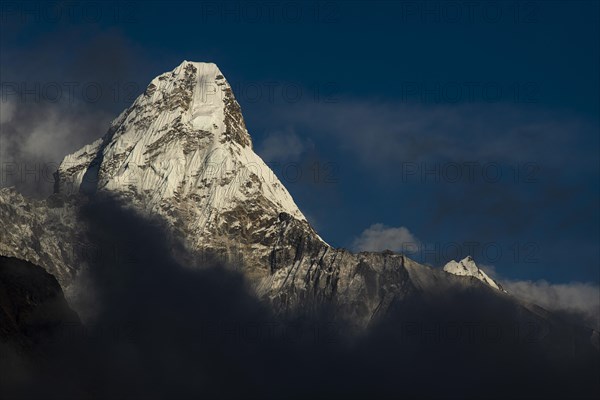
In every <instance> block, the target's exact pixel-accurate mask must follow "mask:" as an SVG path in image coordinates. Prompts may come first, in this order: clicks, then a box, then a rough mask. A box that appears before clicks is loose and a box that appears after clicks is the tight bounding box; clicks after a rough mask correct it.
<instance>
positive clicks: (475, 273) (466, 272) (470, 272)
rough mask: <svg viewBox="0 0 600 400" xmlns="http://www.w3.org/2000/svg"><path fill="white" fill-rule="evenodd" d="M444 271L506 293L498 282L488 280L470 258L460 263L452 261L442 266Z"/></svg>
mask: <svg viewBox="0 0 600 400" xmlns="http://www.w3.org/2000/svg"><path fill="white" fill-rule="evenodd" d="M444 271H445V272H447V273H449V274H452V275H457V276H471V277H473V278H476V279H479V280H480V281H481V282H483V283H485V284H487V285H488V286H491V287H493V288H494V289H496V290H500V291H501V292H504V293H507V292H506V290H504V288H503V287H502V285H500V284H499V283H498V282H496V281H495V280H493V279H492V278H490V277H489V276H488V275H487V274H486V273H485V272H483V270H482V269H481V268H479V267H478V266H477V264H475V260H473V258H472V257H471V256H467V257H465V258H463V259H462V260H460V261H458V262H457V261H455V260H452V261H450V262H448V263H447V264H446V265H445V266H444Z"/></svg>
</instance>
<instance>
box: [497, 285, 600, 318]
mask: <svg viewBox="0 0 600 400" xmlns="http://www.w3.org/2000/svg"><path fill="white" fill-rule="evenodd" d="M502 285H503V286H504V288H505V289H506V290H508V292H509V293H511V294H512V295H513V296H515V297H518V298H520V299H523V300H525V301H528V302H531V303H535V304H537V305H539V306H541V307H543V308H545V309H547V310H549V311H570V312H577V313H580V314H582V315H583V316H584V317H585V318H586V321H587V322H588V323H589V324H590V325H592V327H594V328H595V329H600V287H599V286H598V285H596V284H593V283H584V282H571V283H557V284H555V283H549V282H546V281H544V280H541V281H536V282H532V281H503V282H502Z"/></svg>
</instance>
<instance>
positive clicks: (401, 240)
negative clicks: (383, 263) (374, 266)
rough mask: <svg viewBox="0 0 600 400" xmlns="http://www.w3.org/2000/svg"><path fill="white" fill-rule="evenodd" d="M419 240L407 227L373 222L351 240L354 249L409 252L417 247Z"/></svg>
mask: <svg viewBox="0 0 600 400" xmlns="http://www.w3.org/2000/svg"><path fill="white" fill-rule="evenodd" d="M418 243H419V241H418V240H417V238H416V237H415V236H414V235H413V234H412V233H411V232H410V231H409V230H408V228H406V227H404V226H401V227H397V228H395V227H388V226H385V225H383V224H373V225H371V226H370V227H368V228H367V229H365V230H364V231H363V232H362V233H361V234H360V236H359V237H357V238H356V239H355V240H354V242H353V245H352V246H353V248H354V250H356V251H383V250H392V251H402V252H410V251H411V250H412V249H416V248H417V247H418Z"/></svg>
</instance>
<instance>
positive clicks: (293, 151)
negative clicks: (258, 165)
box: [258, 129, 307, 162]
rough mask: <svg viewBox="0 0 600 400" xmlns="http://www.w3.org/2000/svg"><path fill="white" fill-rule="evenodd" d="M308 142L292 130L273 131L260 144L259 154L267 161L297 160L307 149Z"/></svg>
mask: <svg viewBox="0 0 600 400" xmlns="http://www.w3.org/2000/svg"><path fill="white" fill-rule="evenodd" d="M306 147H307V146H306V144H305V142H303V141H302V140H301V139H300V137H299V136H298V135H296V133H295V132H294V131H293V130H292V129H287V130H285V131H283V132H281V131H279V132H274V133H271V134H270V135H269V136H267V138H266V139H265V140H263V142H262V143H261V145H260V146H259V149H258V154H260V156H261V157H262V158H263V160H265V161H266V162H270V161H296V160H298V159H299V157H300V156H301V155H302V153H304V151H305V150H306Z"/></svg>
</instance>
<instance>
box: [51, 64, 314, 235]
mask: <svg viewBox="0 0 600 400" xmlns="http://www.w3.org/2000/svg"><path fill="white" fill-rule="evenodd" d="M56 178H57V179H56V184H55V191H56V192H58V193H61V194H65V195H72V194H78V193H83V194H93V193H95V192H96V191H105V192H110V193H113V194H117V195H119V196H121V197H125V198H126V199H127V204H131V205H133V206H134V207H135V208H137V209H139V210H141V211H144V212H147V213H150V214H154V215H156V214H158V215H160V216H162V217H164V218H165V219H167V220H168V221H170V222H171V223H172V225H173V226H174V227H176V229H178V230H180V231H183V232H181V233H182V236H184V237H186V238H189V239H190V240H192V241H194V242H196V244H197V247H200V246H202V243H207V240H206V239H207V237H213V238H214V237H215V235H225V236H228V237H229V238H232V237H235V236H236V234H241V233H243V234H247V232H253V233H256V232H257V231H258V232H260V235H267V236H268V235H271V234H273V232H272V230H273V229H275V228H274V227H272V225H274V224H276V222H277V221H279V220H280V216H281V215H289V216H290V217H292V218H294V219H295V220H297V221H299V222H301V223H303V224H306V225H307V226H308V223H307V222H306V218H305V217H304V215H303V214H302V213H301V212H300V210H299V209H298V207H297V206H296V204H295V203H294V200H293V199H292V197H291V195H290V194H289V193H288V191H287V190H286V188H285V187H284V186H283V184H282V183H281V182H280V181H279V180H278V179H277V177H276V176H275V174H274V173H273V172H272V171H271V169H270V168H269V167H268V166H267V165H266V164H265V163H264V162H263V161H262V159H261V158H260V157H259V156H258V155H257V154H256V153H254V151H253V150H252V142H251V139H250V135H249V133H248V131H247V129H246V125H245V123H244V119H243V117H242V113H241V109H240V106H239V104H238V102H237V101H236V100H235V97H234V95H233V92H232V90H231V87H230V85H229V83H228V82H227V80H226V79H225V77H224V76H223V75H222V73H221V71H220V70H219V68H218V67H217V66H216V65H215V64H212V63H197V62H188V61H184V62H183V63H181V64H180V65H179V66H177V68H175V69H174V70H172V71H170V72H166V73H163V74H161V75H159V76H157V77H156V78H154V79H153V80H152V81H151V82H150V84H149V85H148V87H147V88H146V90H145V92H144V93H143V94H141V95H140V96H139V97H138V98H137V99H136V100H135V101H134V103H133V104H132V106H131V107H129V108H128V109H127V110H125V111H124V112H123V113H121V115H119V116H118V117H117V118H116V119H115V120H114V121H113V122H112V124H111V126H110V128H109V130H108V132H107V133H106V135H105V136H104V137H103V138H101V139H98V140H97V141H95V142H94V143H92V144H90V145H87V146H85V147H83V148H82V149H80V150H78V151H77V152H75V153H73V154H71V155H68V156H67V157H65V159H64V160H63V162H62V163H61V165H60V166H59V169H58V171H57V174H56ZM286 218H287V217H286ZM250 225H252V226H250ZM250 228H252V229H250ZM271 228H272V229H271ZM309 229H311V230H312V228H310V227H309ZM246 239H247V240H248V241H250V239H248V238H246ZM252 240H257V238H253V239H252Z"/></svg>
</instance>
